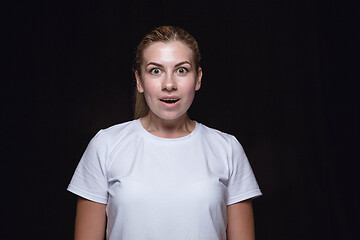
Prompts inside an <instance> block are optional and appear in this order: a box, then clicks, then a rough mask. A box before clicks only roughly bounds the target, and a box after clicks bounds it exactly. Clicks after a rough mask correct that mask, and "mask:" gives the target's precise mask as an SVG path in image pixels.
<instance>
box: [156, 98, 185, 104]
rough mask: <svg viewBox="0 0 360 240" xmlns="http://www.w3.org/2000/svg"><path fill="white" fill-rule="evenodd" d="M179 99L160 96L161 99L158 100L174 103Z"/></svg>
mask: <svg viewBox="0 0 360 240" xmlns="http://www.w3.org/2000/svg"><path fill="white" fill-rule="evenodd" d="M179 100H180V99H179V98H162V99H160V101H162V102H164V103H168V104H174V103H176V102H177V101H179Z"/></svg>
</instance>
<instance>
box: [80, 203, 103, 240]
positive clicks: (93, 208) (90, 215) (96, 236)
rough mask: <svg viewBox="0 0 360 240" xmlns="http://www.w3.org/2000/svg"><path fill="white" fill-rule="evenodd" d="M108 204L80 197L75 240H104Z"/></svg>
mask: <svg viewBox="0 0 360 240" xmlns="http://www.w3.org/2000/svg"><path fill="white" fill-rule="evenodd" d="M105 227H106V204H102V203H96V202H93V201H90V200H87V199H84V198H81V197H79V198H78V201H77V208H76V220H75V237H74V239H75V240H104V236H105Z"/></svg>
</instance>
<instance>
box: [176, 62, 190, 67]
mask: <svg viewBox="0 0 360 240" xmlns="http://www.w3.org/2000/svg"><path fill="white" fill-rule="evenodd" d="M183 64H189V65H190V66H191V63H190V62H189V61H182V62H179V63H178V64H176V65H175V67H178V66H180V65H183Z"/></svg>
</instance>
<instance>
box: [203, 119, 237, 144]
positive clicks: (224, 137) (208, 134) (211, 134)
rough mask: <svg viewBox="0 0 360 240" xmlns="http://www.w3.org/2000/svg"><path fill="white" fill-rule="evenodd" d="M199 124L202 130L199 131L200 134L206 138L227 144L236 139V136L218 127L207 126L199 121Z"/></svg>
mask: <svg viewBox="0 0 360 240" xmlns="http://www.w3.org/2000/svg"><path fill="white" fill-rule="evenodd" d="M200 125H201V127H202V131H201V132H202V135H203V136H204V137H205V138H207V139H214V140H216V141H220V142H224V143H227V144H231V143H233V142H234V141H237V140H236V137H235V136H234V135H232V134H230V133H226V132H223V131H221V130H218V129H215V128H212V127H208V126H206V125H204V124H201V123H200Z"/></svg>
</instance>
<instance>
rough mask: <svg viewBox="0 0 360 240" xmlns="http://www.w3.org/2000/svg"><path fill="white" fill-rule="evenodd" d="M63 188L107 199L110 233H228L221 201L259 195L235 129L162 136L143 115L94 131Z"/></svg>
mask: <svg viewBox="0 0 360 240" xmlns="http://www.w3.org/2000/svg"><path fill="white" fill-rule="evenodd" d="M68 190H69V191H71V192H73V193H75V194H77V195H79V196H81V197H83V198H86V199H89V200H92V201H95V202H98V203H103V204H107V206H106V213H107V218H108V222H107V239H110V240H115V239H116V240H118V239H121V240H144V239H149V240H169V239H171V240H177V239H178V240H185V239H186V240H200V239H206V240H226V226H227V216H226V206H227V205H230V204H233V203H236V202H240V201H243V200H246V199H249V198H254V197H257V196H260V195H261V191H260V189H259V186H258V184H257V182H256V180H255V177H254V174H253V172H252V169H251V167H250V164H249V162H248V160H247V158H246V155H245V153H244V150H243V148H242V147H241V145H240V143H239V142H238V141H237V140H236V138H235V137H234V136H232V135H229V134H226V133H223V132H220V131H218V130H215V129H211V128H209V127H206V126H205V125H203V124H200V123H196V127H195V129H194V131H193V132H192V133H191V134H189V135H187V136H185V137H181V138H175V139H170V138H160V137H156V136H154V135H152V134H150V133H149V132H147V131H146V130H145V129H144V128H143V127H142V125H141V123H140V120H133V121H130V122H126V123H122V124H118V125H115V126H113V127H110V128H108V129H105V130H101V131H100V132H99V133H98V134H96V136H95V137H94V138H93V139H92V140H91V141H90V143H89V145H88V147H87V149H86V151H85V153H84V155H83V156H82V158H81V160H80V163H79V165H78V167H77V168H76V171H75V174H74V176H73V178H72V180H71V182H70V185H69V187H68Z"/></svg>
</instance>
